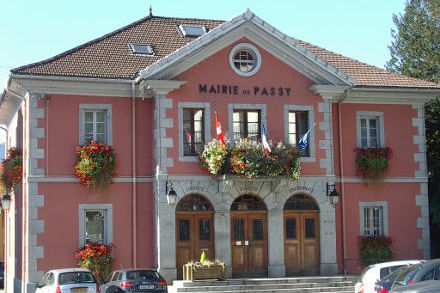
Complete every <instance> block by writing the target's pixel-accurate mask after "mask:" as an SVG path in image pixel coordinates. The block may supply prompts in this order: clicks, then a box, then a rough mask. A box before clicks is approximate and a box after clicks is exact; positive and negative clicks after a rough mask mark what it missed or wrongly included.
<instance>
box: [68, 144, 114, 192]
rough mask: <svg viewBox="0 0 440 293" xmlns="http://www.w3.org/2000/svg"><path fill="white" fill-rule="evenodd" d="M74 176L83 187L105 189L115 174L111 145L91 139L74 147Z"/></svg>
mask: <svg viewBox="0 0 440 293" xmlns="http://www.w3.org/2000/svg"><path fill="white" fill-rule="evenodd" d="M76 153H77V158H76V163H75V167H74V173H75V176H76V177H77V178H78V179H79V181H80V183H81V184H82V185H84V186H85V187H90V188H92V189H94V190H105V189H107V187H108V186H109V185H110V184H111V182H112V178H113V177H114V176H115V169H116V155H115V152H114V150H113V148H112V147H111V146H107V145H103V144H101V143H100V142H96V141H91V142H90V145H84V146H79V147H77V148H76Z"/></svg>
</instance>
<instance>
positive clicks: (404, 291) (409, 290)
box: [391, 280, 440, 293]
mask: <svg viewBox="0 0 440 293" xmlns="http://www.w3.org/2000/svg"><path fill="white" fill-rule="evenodd" d="M394 292H400V293H438V292H440V281H437V280H430V281H424V282H418V283H415V284H414V285H407V286H403V287H399V288H396V289H393V290H392V291H391V293H394Z"/></svg>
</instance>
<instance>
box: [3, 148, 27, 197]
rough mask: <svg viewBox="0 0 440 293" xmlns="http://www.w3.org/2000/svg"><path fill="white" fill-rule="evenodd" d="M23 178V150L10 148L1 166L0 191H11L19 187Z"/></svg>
mask: <svg viewBox="0 0 440 293" xmlns="http://www.w3.org/2000/svg"><path fill="white" fill-rule="evenodd" d="M22 179H23V156H22V154H21V151H20V150H18V149H16V148H10V149H9V150H8V155H7V156H6V158H5V159H4V160H3V161H2V163H1V166H0V191H1V193H2V194H3V193H10V192H11V191H12V189H17V188H18V189H19V188H20V184H21V181H22Z"/></svg>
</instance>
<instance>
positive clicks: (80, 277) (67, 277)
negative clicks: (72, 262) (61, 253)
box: [35, 268, 100, 293]
mask: <svg viewBox="0 0 440 293" xmlns="http://www.w3.org/2000/svg"><path fill="white" fill-rule="evenodd" d="M97 292H100V288H99V283H98V282H97V281H96V278H95V276H94V275H93V274H92V273H91V272H90V271H89V270H88V269H82V268H69V269H56V270H51V271H48V272H47V273H46V274H44V276H43V279H42V280H41V282H40V284H38V286H37V290H36V291H35V293H97Z"/></svg>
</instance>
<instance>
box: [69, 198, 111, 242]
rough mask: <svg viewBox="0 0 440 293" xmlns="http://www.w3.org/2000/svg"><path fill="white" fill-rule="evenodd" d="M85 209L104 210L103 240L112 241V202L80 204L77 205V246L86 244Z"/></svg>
mask: <svg viewBox="0 0 440 293" xmlns="http://www.w3.org/2000/svg"><path fill="white" fill-rule="evenodd" d="M86 211H103V212H104V242H105V243H106V244H109V243H112V242H113V205H112V204H80V205H79V206H78V220H79V223H78V227H79V238H78V239H79V247H83V246H84V245H85V244H86Z"/></svg>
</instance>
